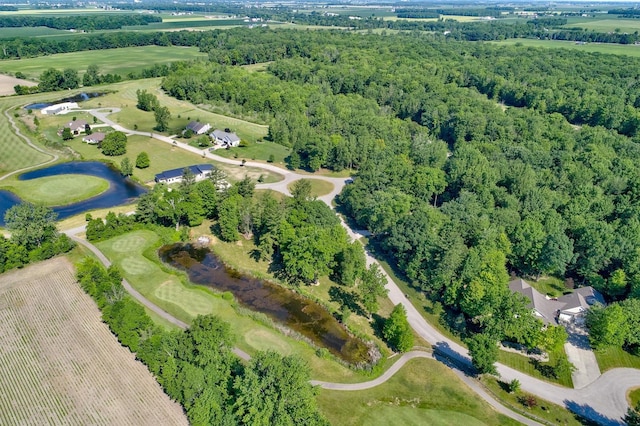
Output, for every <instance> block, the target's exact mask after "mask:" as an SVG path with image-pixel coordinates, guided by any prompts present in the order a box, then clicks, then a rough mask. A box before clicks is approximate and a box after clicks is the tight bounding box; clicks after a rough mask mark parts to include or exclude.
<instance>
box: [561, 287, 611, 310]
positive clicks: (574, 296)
mask: <svg viewBox="0 0 640 426" xmlns="http://www.w3.org/2000/svg"><path fill="white" fill-rule="evenodd" d="M558 302H562V303H564V307H563V308H562V310H563V311H564V310H569V309H575V308H583V309H585V310H587V309H589V308H590V307H591V306H593V305H594V304H596V303H599V304H601V305H604V298H603V297H602V295H601V294H600V293H598V291H597V290H596V289H594V288H593V287H591V286H587V287H580V288H577V289H575V290H574V291H573V293H569V294H565V295H564V296H562V297H560V298H559V299H558Z"/></svg>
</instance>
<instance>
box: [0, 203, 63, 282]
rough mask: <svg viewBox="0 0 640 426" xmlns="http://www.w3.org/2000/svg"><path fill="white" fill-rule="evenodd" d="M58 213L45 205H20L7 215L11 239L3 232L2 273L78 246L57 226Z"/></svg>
mask: <svg viewBox="0 0 640 426" xmlns="http://www.w3.org/2000/svg"><path fill="white" fill-rule="evenodd" d="M55 219H56V214H55V213H54V212H53V211H52V210H51V209H49V208H47V207H44V206H36V205H33V204H30V203H22V204H17V205H15V206H13V207H11V208H10V209H9V210H7V212H6V213H5V215H4V222H5V224H6V225H5V226H6V228H7V229H8V230H9V232H11V238H9V239H7V238H5V237H4V236H2V235H0V273H2V272H4V271H7V270H9V269H13V268H20V267H22V266H24V265H27V264H28V263H30V262H37V261H40V260H45V259H49V258H51V257H53V256H55V255H57V254H60V253H66V252H68V251H69V250H71V249H72V248H73V247H74V245H75V244H74V243H73V241H71V240H70V239H69V238H68V237H67V236H66V235H65V234H59V233H58V231H57V230H56V226H55Z"/></svg>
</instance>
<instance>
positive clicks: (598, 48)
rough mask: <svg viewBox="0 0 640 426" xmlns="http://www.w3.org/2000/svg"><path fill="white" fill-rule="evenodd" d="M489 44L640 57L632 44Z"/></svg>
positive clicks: (511, 41) (513, 41)
mask: <svg viewBox="0 0 640 426" xmlns="http://www.w3.org/2000/svg"><path fill="white" fill-rule="evenodd" d="M489 43H499V44H506V45H518V46H523V47H544V48H547V49H576V50H581V51H583V52H589V53H608V54H612V55H628V56H636V57H640V46H635V45H632V44H627V45H624V44H613V43H588V44H576V43H575V42H573V41H559V40H532V39H526V38H511V39H509V40H504V41H492V42H489Z"/></svg>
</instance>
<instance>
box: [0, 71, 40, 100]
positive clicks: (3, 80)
mask: <svg viewBox="0 0 640 426" xmlns="http://www.w3.org/2000/svg"><path fill="white" fill-rule="evenodd" d="M18 84H19V85H21V86H37V85H38V83H34V82H33V81H29V80H23V79H21V78H15V77H11V76H10V75H4V74H0V96H7V95H15V94H16V91H15V90H13V86H16V85H18Z"/></svg>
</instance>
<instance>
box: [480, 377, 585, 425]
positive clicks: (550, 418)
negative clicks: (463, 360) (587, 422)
mask: <svg viewBox="0 0 640 426" xmlns="http://www.w3.org/2000/svg"><path fill="white" fill-rule="evenodd" d="M481 381H482V383H483V384H484V385H485V388H486V389H487V390H488V391H489V393H490V394H493V395H494V396H495V397H496V398H497V399H499V400H500V401H501V402H502V403H503V404H504V405H506V406H507V407H509V408H511V409H512V410H514V411H517V412H520V413H521V414H523V415H525V416H530V417H532V418H534V419H536V420H538V421H539V422H540V420H544V422H545V423H547V424H552V425H568V426H574V425H575V426H577V425H581V424H582V423H580V422H579V421H578V420H576V418H575V415H574V414H573V413H571V412H570V411H569V410H567V409H566V408H564V407H561V406H559V405H556V404H553V403H551V402H549V401H546V400H543V399H541V398H536V400H537V402H538V405H537V406H535V407H533V408H525V407H524V406H523V405H522V404H521V403H520V402H518V397H519V396H521V395H522V393H521V392H519V393H509V392H507V391H506V390H505V387H506V386H505V385H504V384H502V385H501V384H500V382H499V381H498V379H496V378H495V377H493V376H488V375H484V376H482V378H481ZM540 423H542V422H540Z"/></svg>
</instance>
